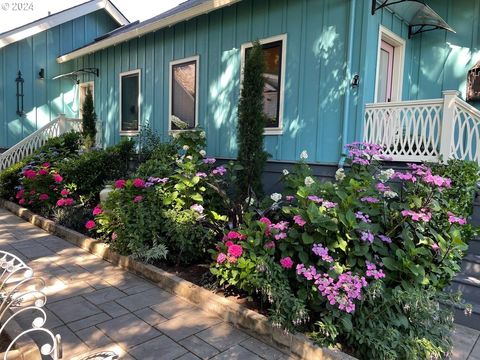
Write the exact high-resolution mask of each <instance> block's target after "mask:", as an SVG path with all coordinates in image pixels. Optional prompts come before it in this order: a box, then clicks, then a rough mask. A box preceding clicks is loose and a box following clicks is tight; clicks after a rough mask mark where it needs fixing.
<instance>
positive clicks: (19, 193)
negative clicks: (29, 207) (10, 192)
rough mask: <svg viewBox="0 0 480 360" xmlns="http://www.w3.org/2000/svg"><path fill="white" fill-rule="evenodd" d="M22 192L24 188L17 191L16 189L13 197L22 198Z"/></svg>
mask: <svg viewBox="0 0 480 360" xmlns="http://www.w3.org/2000/svg"><path fill="white" fill-rule="evenodd" d="M24 193H25V190H19V191H17V194H16V195H15V198H16V199H20V198H22V197H23V194H24Z"/></svg>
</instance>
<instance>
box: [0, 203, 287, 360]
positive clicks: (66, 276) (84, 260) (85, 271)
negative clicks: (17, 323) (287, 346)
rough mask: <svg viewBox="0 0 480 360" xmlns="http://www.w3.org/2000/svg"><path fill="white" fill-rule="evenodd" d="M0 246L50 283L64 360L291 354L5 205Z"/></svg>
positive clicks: (51, 324)
mask: <svg viewBox="0 0 480 360" xmlns="http://www.w3.org/2000/svg"><path fill="white" fill-rule="evenodd" d="M0 249H1V250H4V251H9V252H11V253H14V254H15V255H17V256H19V257H20V258H22V259H23V260H25V261H26V262H27V263H28V264H29V265H30V266H31V267H32V268H33V270H34V271H35V274H36V275H38V276H41V277H43V278H44V279H45V281H46V282H47V289H46V293H47V296H48V300H47V305H46V308H47V314H48V321H47V324H46V327H47V328H49V329H53V331H54V333H60V334H61V336H62V340H63V349H64V359H68V360H73V359H78V358H81V357H83V356H85V355H86V354H87V353H89V352H90V351H92V350H96V351H107V350H110V351H115V352H116V353H117V354H118V355H119V356H120V359H137V360H169V359H181V360H193V359H215V360H224V359H225V360H234V359H241V360H254V359H282V360H284V359H289V358H290V357H288V356H286V355H285V354H282V353H281V352H279V351H278V350H276V349H274V348H272V347H270V346H268V345H266V344H265V343H262V342H260V341H258V340H257V339H255V338H252V337H251V336H249V335H248V334H246V333H244V332H242V331H240V330H238V329H236V328H234V327H232V326H231V325H229V324H228V323H225V322H223V321H222V320H221V319H219V318H217V317H215V316H212V315H211V314H208V313H206V312H204V311H202V310H201V309H200V308H198V307H196V306H194V305H192V304H190V303H188V302H187V301H184V300H182V299H181V298H179V297H176V296H174V295H172V294H170V293H168V292H166V291H164V290H162V289H160V288H159V287H157V286H156V285H155V284H153V283H151V282H148V281H146V280H144V279H142V278H140V277H138V276H135V275H133V274H132V273H129V272H127V271H125V270H122V269H120V268H118V267H115V266H113V265H111V264H110V263H108V262H106V261H104V260H102V259H100V258H99V257H97V256H95V255H92V254H90V253H89V252H87V251H85V250H83V249H80V248H78V247H76V246H74V245H72V244H70V243H68V242H67V241H65V240H63V239H60V238H58V237H56V236H52V235H50V234H48V233H47V232H45V231H43V230H41V229H39V228H37V227H35V226H34V225H32V224H30V223H28V222H25V221H24V220H22V219H20V218H18V217H17V216H15V215H13V214H11V213H10V212H8V211H6V210H4V209H0Z"/></svg>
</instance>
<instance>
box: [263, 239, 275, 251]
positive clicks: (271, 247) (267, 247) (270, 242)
mask: <svg viewBox="0 0 480 360" xmlns="http://www.w3.org/2000/svg"><path fill="white" fill-rule="evenodd" d="M264 247H265V248H266V249H274V248H275V242H273V241H268V242H267V243H265V246H264Z"/></svg>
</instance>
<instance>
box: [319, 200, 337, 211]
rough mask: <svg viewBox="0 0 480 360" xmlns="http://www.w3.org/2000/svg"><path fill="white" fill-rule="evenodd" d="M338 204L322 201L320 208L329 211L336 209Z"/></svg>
mask: <svg viewBox="0 0 480 360" xmlns="http://www.w3.org/2000/svg"><path fill="white" fill-rule="evenodd" d="M337 205H338V204H337V203H336V202H333V201H324V202H323V204H322V206H323V207H325V208H326V209H331V208H334V207H336V206H337Z"/></svg>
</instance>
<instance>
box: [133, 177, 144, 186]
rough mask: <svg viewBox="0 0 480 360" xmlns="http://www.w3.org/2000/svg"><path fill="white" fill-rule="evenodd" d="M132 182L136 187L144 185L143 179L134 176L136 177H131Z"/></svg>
mask: <svg viewBox="0 0 480 360" xmlns="http://www.w3.org/2000/svg"><path fill="white" fill-rule="evenodd" d="M132 184H133V186H135V187H136V188H144V187H145V180H143V179H140V178H136V179H133V181H132Z"/></svg>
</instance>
